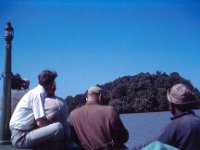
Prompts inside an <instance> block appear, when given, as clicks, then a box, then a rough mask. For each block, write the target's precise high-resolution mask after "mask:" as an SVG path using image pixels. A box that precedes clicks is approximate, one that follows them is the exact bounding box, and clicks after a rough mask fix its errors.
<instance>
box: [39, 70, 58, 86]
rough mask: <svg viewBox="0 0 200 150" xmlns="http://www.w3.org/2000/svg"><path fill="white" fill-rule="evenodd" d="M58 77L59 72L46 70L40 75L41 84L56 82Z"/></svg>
mask: <svg viewBox="0 0 200 150" xmlns="http://www.w3.org/2000/svg"><path fill="white" fill-rule="evenodd" d="M56 77H57V73H56V72H55V71H50V70H44V71H42V72H41V73H40V74H39V75H38V81H39V84H40V85H42V86H43V87H47V86H49V85H53V84H54V81H55V79H56Z"/></svg>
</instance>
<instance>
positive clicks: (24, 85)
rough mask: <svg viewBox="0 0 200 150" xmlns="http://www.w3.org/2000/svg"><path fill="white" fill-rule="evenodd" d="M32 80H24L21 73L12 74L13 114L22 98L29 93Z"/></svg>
mask: <svg viewBox="0 0 200 150" xmlns="http://www.w3.org/2000/svg"><path fill="white" fill-rule="evenodd" d="M29 84H30V81H29V80H22V78H21V76H20V75H19V74H15V75H13V76H12V84H11V114H13V112H14V110H15V108H16V106H17V104H18V103H19V101H20V100H21V98H22V97H23V96H24V95H25V94H26V93H27V91H28V88H29Z"/></svg>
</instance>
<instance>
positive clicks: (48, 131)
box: [10, 70, 65, 148]
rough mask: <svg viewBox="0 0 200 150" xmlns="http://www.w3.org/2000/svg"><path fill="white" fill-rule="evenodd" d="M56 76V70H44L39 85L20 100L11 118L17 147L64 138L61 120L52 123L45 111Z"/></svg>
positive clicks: (13, 136)
mask: <svg viewBox="0 0 200 150" xmlns="http://www.w3.org/2000/svg"><path fill="white" fill-rule="evenodd" d="M56 77H57V73H56V72H53V71H49V70H44V71H43V72H42V73H41V74H39V75H38V80H39V84H38V86H37V87H35V88H34V89H32V90H30V91H29V92H28V93H26V94H25V95H24V96H23V97H22V99H21V100H20V101H19V103H18V105H17V107H16V109H15V111H14V113H13V115H12V117H11V120H10V130H11V134H12V135H11V142H12V144H13V145H14V146H15V147H18V148H32V147H37V146H39V145H41V144H43V143H46V142H48V141H60V140H63V139H64V133H65V128H64V127H63V125H62V124H61V123H60V122H56V123H50V122H49V121H48V120H47V119H46V115H45V111H44V102H45V98H46V96H47V94H48V92H49V91H51V89H52V87H53V86H54V84H55V78H56Z"/></svg>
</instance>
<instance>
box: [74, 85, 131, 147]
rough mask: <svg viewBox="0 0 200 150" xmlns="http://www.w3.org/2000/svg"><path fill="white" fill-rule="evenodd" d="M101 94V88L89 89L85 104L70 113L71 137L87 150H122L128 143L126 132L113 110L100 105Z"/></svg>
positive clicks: (110, 107)
mask: <svg viewBox="0 0 200 150" xmlns="http://www.w3.org/2000/svg"><path fill="white" fill-rule="evenodd" d="M102 94H103V90H102V89H101V88H99V87H91V88H90V89H89V90H88V92H87V97H86V101H87V102H86V104H85V105H84V106H82V107H80V108H77V109H75V110H73V111H72V112H71V113H70V125H71V133H72V137H73V139H74V140H75V142H76V143H77V144H78V145H79V146H81V148H83V149H87V150H97V149H99V150H111V149H122V148H124V147H125V146H124V143H125V142H127V141H128V138H129V135H128V131H127V130H126V129H125V127H124V125H123V123H122V121H121V119H120V117H119V114H118V113H117V112H116V111H115V110H114V108H113V107H112V106H103V105H102V101H103V100H102Z"/></svg>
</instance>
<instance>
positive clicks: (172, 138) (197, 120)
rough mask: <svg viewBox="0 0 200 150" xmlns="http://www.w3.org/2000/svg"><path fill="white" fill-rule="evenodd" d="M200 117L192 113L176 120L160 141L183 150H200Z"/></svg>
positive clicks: (161, 136) (168, 127)
mask: <svg viewBox="0 0 200 150" xmlns="http://www.w3.org/2000/svg"><path fill="white" fill-rule="evenodd" d="M199 139H200V117H199V116H196V115H195V114H194V113H193V112H192V111H191V112H189V113H185V114H184V115H182V116H179V117H178V118H174V119H173V120H172V122H171V123H170V124H169V125H168V126H167V128H166V129H165V131H164V134H161V135H160V137H159V138H158V140H159V141H161V142H164V143H166V144H169V145H172V146H175V147H177V148H179V149H181V150H200V142H199Z"/></svg>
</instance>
